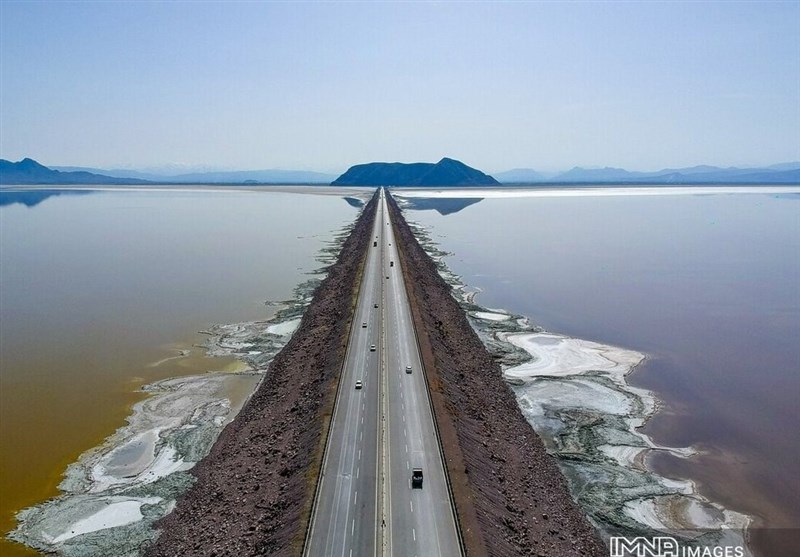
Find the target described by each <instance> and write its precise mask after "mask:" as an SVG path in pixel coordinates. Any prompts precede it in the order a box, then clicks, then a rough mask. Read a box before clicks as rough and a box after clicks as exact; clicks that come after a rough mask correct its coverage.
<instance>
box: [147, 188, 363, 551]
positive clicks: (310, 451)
mask: <svg viewBox="0 0 800 557" xmlns="http://www.w3.org/2000/svg"><path fill="white" fill-rule="evenodd" d="M375 206H376V199H375V197H373V199H372V201H370V202H369V204H367V206H366V207H365V209H364V211H363V212H362V214H361V216H360V217H359V219H358V221H357V222H356V224H355V227H354V229H353V232H352V234H351V235H350V237H349V238H348V239H347V240H346V241H345V243H344V245H343V246H342V249H341V252H340V254H339V258H338V260H337V261H336V263H334V264H333V265H332V266H331V267H330V268H329V269H328V274H327V277H326V278H325V279H324V280H323V281H322V283H321V284H320V285H319V287H318V288H317V290H316V291H315V293H314V300H313V302H312V303H311V305H310V306H309V307H308V309H307V310H306V311H305V313H304V315H303V318H302V321H301V322H300V327H299V328H298V330H297V332H296V333H295V334H294V336H293V337H292V339H291V340H290V341H289V343H288V344H287V345H286V346H285V347H284V349H283V350H282V351H281V352H280V353H279V354H278V355H277V356H276V357H275V359H274V360H273V361H272V364H271V365H270V367H269V370H268V371H267V374H266V376H265V378H264V380H263V382H262V383H261V385H260V386H259V388H258V390H257V391H256V392H255V393H254V394H253V395H252V397H251V398H250V400H249V401H248V402H247V404H246V405H245V406H244V407H243V408H242V410H241V412H240V413H239V415H238V416H237V417H236V419H235V420H233V421H232V422H231V423H230V424H229V425H228V426H227V427H226V428H225V429H224V430H223V431H222V433H221V434H220V436H219V438H218V440H217V442H216V443H215V444H214V446H213V448H212V449H211V452H210V453H209V455H208V456H207V457H206V458H204V459H203V460H202V461H200V463H199V464H198V465H197V466H196V467H195V468H193V469H192V471H191V473H192V475H193V476H195V478H196V481H195V483H194V485H193V486H192V487H191V488H190V489H189V490H188V491H187V492H186V493H185V494H184V495H183V496H182V497H181V498H179V499H178V502H177V505H176V507H175V510H174V511H173V512H172V513H170V514H169V515H167V516H166V517H165V518H163V519H162V520H161V521H159V522H158V523H157V524H156V527H157V528H159V529H162V530H163V531H162V533H161V535H160V536H159V538H158V540H157V541H156V542H155V543H154V544H153V545H152V546H150V547H149V548H148V549H147V550H146V552H145V555H147V556H149V557H162V556H163V557H174V556H175V555H208V556H218V557H222V556H229V555H235V556H237V557H248V556H254V555H297V554H299V553H300V550H301V547H302V542H303V536H304V534H305V527H306V524H307V520H308V515H309V510H310V507H311V502H312V500H313V497H314V489H315V487H316V477H317V471H318V470H319V465H320V460H321V457H322V448H323V441H324V438H323V437H324V434H325V432H326V431H327V426H328V421H329V418H330V413H331V411H332V409H333V402H334V398H335V390H336V384H337V379H338V376H339V372H340V370H341V366H342V363H343V360H344V351H345V344H346V342H347V336H348V330H349V325H350V320H351V318H352V312H353V308H354V307H355V302H356V297H357V293H358V280H359V277H360V276H361V271H362V267H363V264H364V259H365V255H366V252H367V247H368V244H369V239H370V235H371V231H372V226H373V222H374V219H375Z"/></svg>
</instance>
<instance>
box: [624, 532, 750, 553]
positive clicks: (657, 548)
mask: <svg viewBox="0 0 800 557" xmlns="http://www.w3.org/2000/svg"><path fill="white" fill-rule="evenodd" d="M609 551H610V553H609V556H610V557H744V555H745V552H744V548H743V547H741V546H726V547H723V546H717V547H692V546H685V545H684V546H682V545H680V544H678V540H676V539H675V538H673V537H671V536H656V537H653V538H645V537H643V536H637V537H635V538H627V537H624V536H612V537H611V539H610V540H609Z"/></svg>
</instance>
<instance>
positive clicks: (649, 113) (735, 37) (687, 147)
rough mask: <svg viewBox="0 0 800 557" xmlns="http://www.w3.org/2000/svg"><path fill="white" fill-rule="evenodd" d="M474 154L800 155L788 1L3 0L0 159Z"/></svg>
mask: <svg viewBox="0 0 800 557" xmlns="http://www.w3.org/2000/svg"><path fill="white" fill-rule="evenodd" d="M444 156H448V157H453V158H457V159H459V160H462V161H464V162H466V163H467V164H470V165H471V166H475V167H477V168H480V169H482V170H485V171H488V172H498V171H503V170H508V169H512V168H534V169H539V170H544V171H555V170H566V169H569V168H571V167H573V166H584V167H604V166H614V167H624V168H627V169H629V170H658V169H662V168H670V167H671V168H676V167H684V166H692V165H696V164H712V165H718V166H759V165H769V164H774V163H779V162H787V161H798V160H800V1H797V0H795V1H791V2H644V1H641V2H599V1H596V2H569V3H567V2H491V3H489V2H436V3H429V2H375V3H372V2H370V3H367V2H328V3H319V2H225V3H221V2H202V1H176V2H125V1H83V2H70V1H64V0H60V1H55V2H46V1H35V2H31V1H21V2H20V1H10V0H0V158H4V159H8V160H19V159H22V158H24V157H31V158H34V159H36V160H38V161H39V162H41V163H42V164H45V165H49V166H56V165H74V166H90V167H98V168H107V169H108V168H137V169H149V170H158V169H164V168H181V169H183V168H185V169H186V170H201V169H220V170H223V169H224V170H229V169H242V170H251V169H268V168H283V169H304V170H319V171H323V172H340V171H343V170H345V169H346V168H347V167H349V166H350V165H352V164H357V163H363V162H369V161H402V162H411V161H437V160H439V159H440V158H442V157H444Z"/></svg>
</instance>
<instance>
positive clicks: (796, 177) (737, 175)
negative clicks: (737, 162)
mask: <svg viewBox="0 0 800 557" xmlns="http://www.w3.org/2000/svg"><path fill="white" fill-rule="evenodd" d="M495 178H497V179H498V180H499V181H500V182H502V183H504V184H536V183H562V184H723V183H724V184H800V162H793V163H782V164H775V165H772V166H767V167H761V168H736V167H729V168H720V167H717V166H705V165H704V166H692V167H689V168H665V169H664V170H659V171H657V172H632V171H629V170H625V169H624V168H612V167H605V168H581V167H579V166H576V167H575V168H573V169H571V170H568V171H567V172H563V173H561V174H557V175H556V176H546V175H543V174H541V173H538V172H536V171H535V170H532V169H530V168H519V169H515V170H509V171H507V172H499V173H497V174H495Z"/></svg>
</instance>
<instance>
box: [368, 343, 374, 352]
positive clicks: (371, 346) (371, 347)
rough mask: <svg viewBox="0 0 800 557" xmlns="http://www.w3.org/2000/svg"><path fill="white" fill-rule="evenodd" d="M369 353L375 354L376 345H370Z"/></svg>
mask: <svg viewBox="0 0 800 557" xmlns="http://www.w3.org/2000/svg"><path fill="white" fill-rule="evenodd" d="M369 351H370V352H375V345H374V344H370V345H369Z"/></svg>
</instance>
